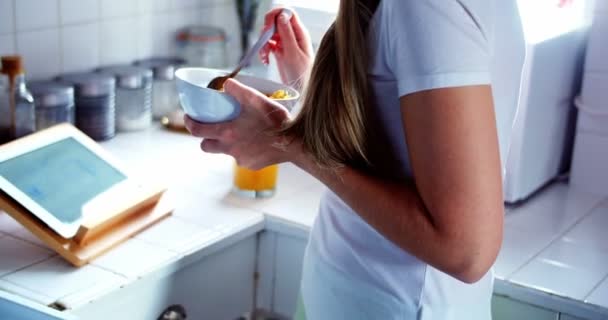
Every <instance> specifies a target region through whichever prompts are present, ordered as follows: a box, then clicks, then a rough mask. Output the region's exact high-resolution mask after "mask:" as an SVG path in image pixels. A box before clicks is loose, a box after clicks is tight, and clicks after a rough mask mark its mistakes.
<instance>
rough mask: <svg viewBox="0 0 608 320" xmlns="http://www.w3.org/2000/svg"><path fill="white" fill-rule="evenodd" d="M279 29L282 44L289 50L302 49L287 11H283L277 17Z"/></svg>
mask: <svg viewBox="0 0 608 320" xmlns="http://www.w3.org/2000/svg"><path fill="white" fill-rule="evenodd" d="M277 29H278V30H277V31H278V33H279V36H280V37H281V44H282V46H283V48H284V49H285V50H287V51H291V50H296V49H300V46H299V45H298V40H297V39H296V35H295V33H294V30H293V27H292V25H291V22H289V17H288V16H287V14H285V13H281V14H280V15H279V16H278V19H277Z"/></svg>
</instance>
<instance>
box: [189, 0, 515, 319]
mask: <svg viewBox="0 0 608 320" xmlns="http://www.w3.org/2000/svg"><path fill="white" fill-rule="evenodd" d="M277 15H278V22H279V26H278V34H277V35H276V36H275V37H274V39H273V41H271V42H270V43H269V44H268V45H267V46H266V48H264V49H263V50H262V52H261V58H262V60H264V61H265V62H267V61H268V56H269V54H274V55H275V56H276V58H277V61H278V64H279V69H280V72H281V76H282V79H283V81H284V82H286V83H290V84H305V87H306V92H305V95H304V99H303V103H302V107H301V110H299V112H298V113H297V115H296V116H295V117H294V116H292V115H290V114H289V113H288V112H287V111H286V110H284V109H283V108H281V107H280V106H279V105H278V104H277V103H274V102H272V101H270V100H269V99H267V98H265V97H264V96H263V95H261V94H260V93H258V92H256V91H254V90H252V89H250V88H248V87H245V86H243V85H242V84H240V83H238V82H236V81H229V82H227V83H226V85H225V90H226V92H227V93H229V94H231V95H233V96H234V97H235V98H236V99H237V100H238V101H239V102H240V103H241V105H242V106H243V111H242V114H241V116H240V117H239V118H238V119H236V120H234V121H232V122H229V123H224V124H213V125H205V124H200V123H196V122H194V121H192V120H191V119H186V121H187V126H188V128H189V130H190V132H191V133H192V134H194V135H196V136H199V137H202V138H204V140H203V142H202V144H201V148H202V150H203V151H205V152H211V153H226V154H229V155H232V156H233V157H234V158H235V159H236V161H237V162H238V163H239V165H242V166H246V167H249V168H252V169H259V168H262V167H265V166H267V165H270V164H274V163H281V162H292V163H294V164H295V165H297V166H298V167H300V168H301V169H303V170H305V171H307V172H308V173H310V174H311V175H313V176H314V177H316V178H317V179H319V180H320V181H322V182H323V183H324V184H325V185H326V186H327V187H328V189H329V190H328V192H327V193H326V194H325V195H324V197H323V199H322V201H321V206H320V212H319V216H318V218H317V220H316V222H315V225H314V227H313V230H312V232H311V238H310V243H309V246H308V248H307V252H306V256H305V259H304V269H303V276H302V287H301V295H302V300H301V304H300V308H301V310H300V312H299V316H300V317H306V318H307V319H313V320H317V319H349V320H350V319H458V320H461V319H490V318H491V315H490V299H491V294H492V284H493V280H492V272H491V271H490V269H491V266H492V264H493V263H494V261H495V259H496V256H497V254H498V251H499V248H500V245H501V240H502V225H503V201H502V182H501V181H502V179H501V155H502V159H504V158H505V155H506V153H507V149H508V148H507V146H508V142H509V141H508V140H509V134H510V129H511V124H512V121H513V118H514V115H515V110H516V106H517V97H518V89H519V76H520V71H521V66H522V62H523V41H522V34H521V27H520V24H519V21H518V15H517V9H516V4H515V1H514V0H511V1H509V0H382V1H377V0H375V1H374V0H342V1H341V3H340V9H339V12H338V16H337V19H336V21H335V23H334V24H333V25H332V27H331V28H330V30H329V31H328V33H327V34H326V35H325V37H324V39H323V41H322V43H321V45H320V47H319V50H318V53H317V56H316V59H315V60H314V64H313V66H312V71H311V72H310V76H309V80H308V81H304V80H303V79H305V78H306V77H305V76H304V75H305V74H306V73H307V70H308V68H309V65H310V64H311V60H312V58H311V56H312V54H311V50H310V40H309V37H308V35H307V32H306V31H305V29H304V27H303V26H302V24H301V23H300V20H299V19H298V16H297V15H294V16H293V17H292V18H291V19H289V20H288V19H287V18H286V17H285V16H284V15H281V14H280V10H279V9H276V10H272V11H270V12H269V13H268V14H267V16H266V27H268V26H269V25H270V24H272V23H273V22H274V19H275V17H277ZM497 128H498V130H497ZM252 132H255V133H257V134H255V135H252V134H251V133H252Z"/></svg>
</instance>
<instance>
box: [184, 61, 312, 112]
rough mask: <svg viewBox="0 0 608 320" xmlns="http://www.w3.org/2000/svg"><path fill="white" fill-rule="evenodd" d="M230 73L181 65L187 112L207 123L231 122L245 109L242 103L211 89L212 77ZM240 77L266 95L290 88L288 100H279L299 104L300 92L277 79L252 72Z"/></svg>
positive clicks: (243, 81)
mask: <svg viewBox="0 0 608 320" xmlns="http://www.w3.org/2000/svg"><path fill="white" fill-rule="evenodd" d="M226 74H227V72H225V71H223V70H217V69H207V68H181V69H178V70H177V71H175V79H176V80H175V81H176V85H177V91H178V93H179V100H180V103H181V106H182V109H184V112H185V113H186V114H187V115H188V116H190V117H191V118H192V119H194V120H196V121H199V122H203V123H215V122H223V121H229V120H232V119H234V118H236V117H237V116H238V115H239V113H240V112H241V106H240V105H239V103H238V102H237V101H236V100H235V99H234V98H233V97H232V96H230V95H228V94H226V93H224V92H220V91H217V90H213V89H209V88H207V84H208V83H209V81H211V79H213V78H215V77H217V76H223V75H226ZM236 79H237V80H238V81H240V82H241V83H243V84H244V85H246V86H249V87H252V88H254V89H256V90H258V91H260V92H262V93H264V94H271V93H273V92H275V91H277V90H286V91H287V93H288V94H289V98H288V99H276V100H275V101H277V102H278V103H280V104H282V105H283V106H285V108H287V109H288V110H291V108H292V107H293V106H294V105H295V103H296V101H297V100H298V98H299V97H300V94H299V93H298V92H297V91H296V90H295V89H293V88H291V87H288V86H285V85H284V84H281V83H277V82H274V81H270V80H266V79H262V78H256V77H252V76H248V75H237V76H236Z"/></svg>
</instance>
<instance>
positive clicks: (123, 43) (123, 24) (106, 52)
mask: <svg viewBox="0 0 608 320" xmlns="http://www.w3.org/2000/svg"><path fill="white" fill-rule="evenodd" d="M136 33H137V20H136V19H134V18H128V19H120V20H109V21H102V23H101V39H100V40H101V41H100V47H101V50H100V52H101V55H100V63H101V64H102V65H108V64H117V63H131V62H133V60H135V59H137V36H136Z"/></svg>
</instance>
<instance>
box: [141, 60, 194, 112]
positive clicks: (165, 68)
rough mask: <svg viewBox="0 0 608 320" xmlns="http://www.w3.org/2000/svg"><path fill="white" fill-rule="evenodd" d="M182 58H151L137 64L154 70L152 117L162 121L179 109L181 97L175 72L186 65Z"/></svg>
mask: <svg viewBox="0 0 608 320" xmlns="http://www.w3.org/2000/svg"><path fill="white" fill-rule="evenodd" d="M185 63H186V61H185V60H183V59H181V58H151V59H144V60H139V61H136V62H135V65H136V66H139V67H143V68H146V69H150V70H152V73H153V75H154V81H153V83H152V116H153V118H154V119H160V118H162V117H163V116H166V115H168V114H169V113H171V112H172V111H175V110H178V109H179V97H178V95H177V89H176V87H175V81H174V80H175V70H176V69H177V68H179V67H180V66H183V65H185Z"/></svg>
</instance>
